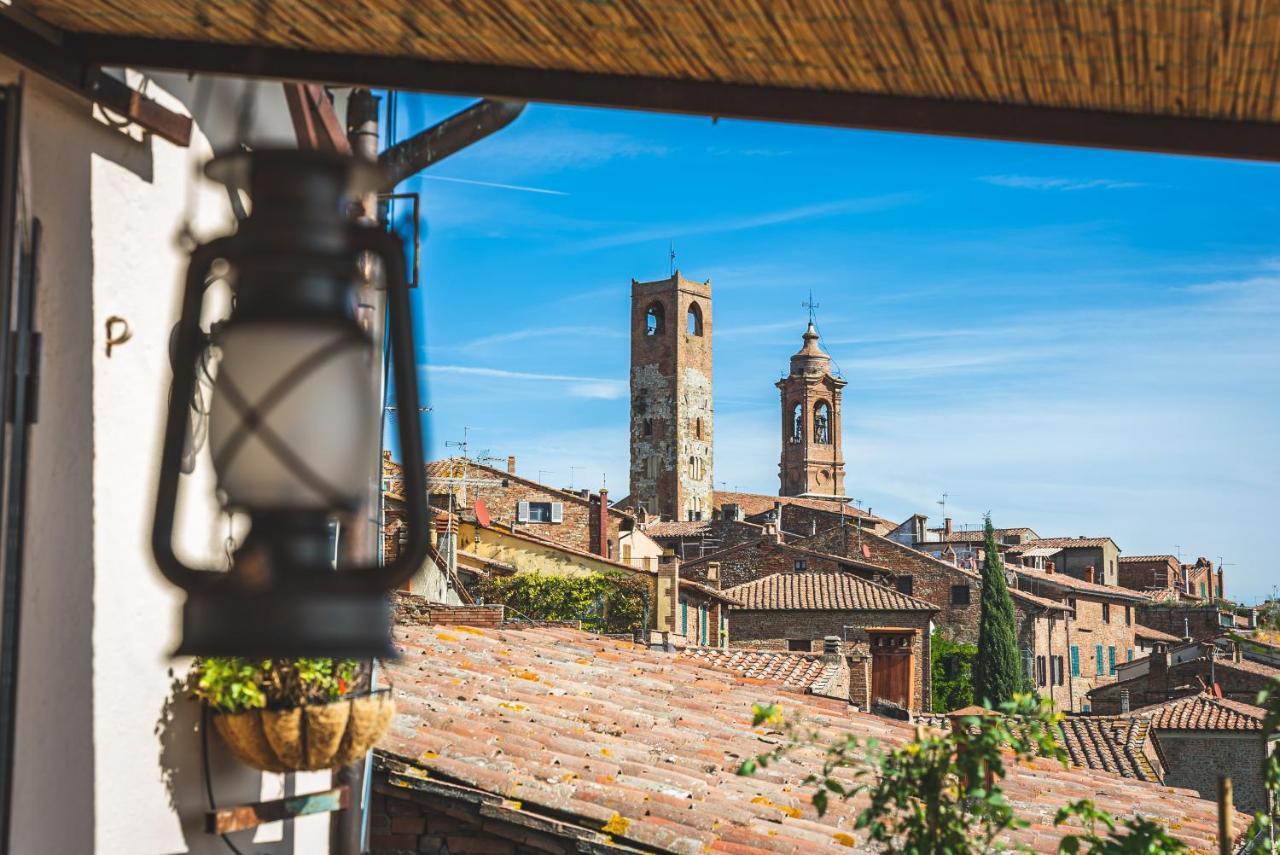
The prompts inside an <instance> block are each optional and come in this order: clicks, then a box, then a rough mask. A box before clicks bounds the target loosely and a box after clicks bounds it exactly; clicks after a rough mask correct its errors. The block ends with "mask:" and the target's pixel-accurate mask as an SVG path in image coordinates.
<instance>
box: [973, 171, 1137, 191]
mask: <svg viewBox="0 0 1280 855" xmlns="http://www.w3.org/2000/svg"><path fill="white" fill-rule="evenodd" d="M978 180H979V181H981V182H983V183H984V184H994V185H995V186H997V187H1013V188H1016V189H1018V190H1063V191H1068V192H1070V191H1074V190H1132V189H1135V188H1138V187H1148V186H1150V185H1148V184H1146V183H1144V182H1141V181H1115V180H1112V179H1110V178H1085V179H1081V178H1049V177H1044V176H1038V175H983V176H981V177H979V178H978Z"/></svg>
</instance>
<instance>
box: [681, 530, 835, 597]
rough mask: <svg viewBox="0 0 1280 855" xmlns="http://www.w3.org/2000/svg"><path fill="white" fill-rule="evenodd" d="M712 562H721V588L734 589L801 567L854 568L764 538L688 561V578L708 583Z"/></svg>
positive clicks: (813, 569) (811, 570)
mask: <svg viewBox="0 0 1280 855" xmlns="http://www.w3.org/2000/svg"><path fill="white" fill-rule="evenodd" d="M797 561H803V562H804V567H803V568H800V567H798V566H797V565H796V562H797ZM712 563H717V564H719V565H720V587H721V588H731V587H733V586H734V585H741V584H742V583H743V582H750V581H752V580H753V579H759V578H761V577H764V576H770V575H772V574H774V573H791V572H793V571H796V570H800V569H803V570H804V571H805V572H809V573H814V572H827V573H835V572H839V571H841V570H852V569H853V568H851V567H850V566H849V564H848V563H847V562H845V561H841V560H840V558H839V557H837V556H834V555H822V554H820V553H812V552H806V551H803V550H798V549H791V548H789V547H787V546H785V545H784V544H779V543H776V542H774V541H771V540H761V541H757V542H756V543H755V544H751V545H743V546H740V547H738V548H736V549H734V550H732V551H730V552H718V553H715V554H713V555H710V556H707V557H706V558H704V559H701V560H699V561H691V562H688V563H686V564H685V565H684V571H683V572H684V575H685V578H687V579H693V580H695V581H699V582H706V581H707V567H708V565H710V564H712Z"/></svg>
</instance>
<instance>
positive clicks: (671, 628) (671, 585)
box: [653, 548, 680, 633]
mask: <svg viewBox="0 0 1280 855" xmlns="http://www.w3.org/2000/svg"><path fill="white" fill-rule="evenodd" d="M657 593H658V596H657V602H656V603H655V608H654V610H653V620H654V623H655V624H656V626H655V627H654V629H657V630H659V631H666V632H673V633H674V632H678V631H679V629H678V627H677V624H676V608H677V605H678V604H679V602H680V561H679V559H677V558H676V552H675V550H674V549H669V548H668V549H664V550H662V557H661V558H659V559H658V591H657Z"/></svg>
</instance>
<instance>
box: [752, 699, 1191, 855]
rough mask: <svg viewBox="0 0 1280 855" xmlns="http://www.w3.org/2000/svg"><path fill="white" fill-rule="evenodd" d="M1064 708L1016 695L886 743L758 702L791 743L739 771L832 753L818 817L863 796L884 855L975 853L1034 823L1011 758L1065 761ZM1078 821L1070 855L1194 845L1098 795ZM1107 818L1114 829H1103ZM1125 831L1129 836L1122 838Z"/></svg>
mask: <svg viewBox="0 0 1280 855" xmlns="http://www.w3.org/2000/svg"><path fill="white" fill-rule="evenodd" d="M1061 721H1062V715H1061V714H1060V713H1057V712H1055V711H1054V709H1053V705H1052V704H1051V703H1049V702H1048V701H1047V700H1042V699H1038V698H1036V697H1035V696H1033V695H1031V694H1017V695H1015V696H1014V698H1013V700H1011V701H1009V702H1008V703H1005V704H1003V705H1002V706H1001V714H990V715H985V716H966V717H964V718H962V719H961V724H962V726H961V727H959V728H958V729H957V730H956V731H955V732H938V731H934V732H926V731H925V730H924V729H923V728H921V729H919V730H917V731H916V739H915V740H914V741H912V742H909V743H907V744H906V745H903V746H902V747H900V748H895V749H890V750H886V749H884V748H883V747H882V746H881V745H879V744H878V743H877V742H876V741H875V740H867V741H866V742H865V743H863V742H860V741H859V740H858V738H857V737H855V736H853V735H851V734H845V735H844V736H843V737H841V738H838V739H836V740H834V741H825V740H824V739H823V737H822V735H821V734H820V732H818V731H816V730H815V731H811V732H805V731H804V730H803V729H802V728H801V727H799V726H798V725H796V724H793V723H791V722H788V721H787V720H786V718H785V716H784V715H783V712H782V710H781V708H780V707H778V706H777V705H776V704H756V705H755V707H754V716H753V722H752V723H753V726H755V727H759V726H761V725H767V726H769V727H773V728H778V729H780V730H781V731H782V732H783V733H784V734H785V735H786V737H787V738H786V740H785V741H784V742H783V743H781V744H780V745H779V746H778V747H777V748H775V749H774V750H773V751H770V752H769V753H767V754H762V755H759V756H757V757H752V758H749V759H747V760H746V761H744V762H743V763H742V765H741V766H739V768H738V774H739V775H748V776H749V775H754V774H755V773H756V772H757V771H759V770H760V769H763V768H767V767H768V766H769V764H770V763H773V762H776V761H777V760H779V759H781V758H782V757H785V756H786V755H788V754H790V753H791V752H792V751H793V750H795V749H796V748H800V747H815V746H816V747H818V748H820V749H821V750H822V753H823V764H822V768H821V770H819V771H815V772H813V773H811V774H809V775H808V776H807V777H806V778H805V779H804V781H803V785H804V786H806V787H810V786H811V787H813V788H814V792H813V795H812V802H813V806H814V808H815V809H816V810H817V812H818V814H819V815H823V814H825V813H826V811H827V809H828V807H829V805H830V800H831V799H832V798H836V799H842V800H847V799H852V798H854V797H855V796H861V797H863V798H864V799H865V801H866V807H864V808H863V809H862V810H861V811H860V812H859V813H858V816H857V819H856V820H855V827H856V828H859V829H865V830H866V831H867V833H868V836H869V837H870V838H871V840H873V841H875V842H876V843H878V844H879V845H880V848H881V851H883V852H885V853H908V855H932V853H948V855H971V853H985V852H990V851H993V850H996V849H999V848H1001V847H1002V845H1003V842H1002V841H1001V840H1000V838H1001V836H1002V835H1004V834H1005V833H1006V832H1009V831H1012V830H1015V829H1018V828H1025V827H1026V826H1027V825H1028V823H1027V822H1026V821H1024V820H1022V819H1019V818H1018V817H1017V816H1015V815H1014V812H1013V809H1012V807H1011V806H1010V805H1009V803H1008V801H1006V799H1005V796H1004V791H1003V789H1002V788H1001V786H1000V782H1001V781H1002V780H1003V779H1004V776H1005V764H1006V762H1008V761H1009V760H1010V759H1012V760H1013V761H1015V762H1018V761H1022V760H1027V759H1029V758H1031V757H1050V758H1053V759H1056V760H1059V761H1061V762H1062V763H1063V765H1064V766H1065V765H1066V754H1065V752H1064V751H1063V749H1062V747H1061V746H1060V745H1059V744H1058V742H1057V739H1056V738H1055V737H1056V734H1057V732H1058V728H1059V726H1060V722H1061ZM1073 817H1075V818H1078V819H1079V821H1080V823H1081V824H1082V826H1083V827H1084V832H1083V833H1082V834H1072V835H1069V836H1067V837H1065V838H1064V839H1063V841H1062V844H1061V850H1060V851H1063V852H1071V853H1076V852H1080V851H1081V847H1082V845H1083V846H1084V847H1085V849H1084V851H1087V852H1090V853H1096V855H1138V853H1142V855H1173V853H1182V852H1185V851H1186V847H1185V846H1184V845H1183V844H1182V843H1181V841H1179V840H1177V839H1175V838H1173V837H1171V836H1170V835H1169V834H1168V833H1167V832H1166V831H1165V830H1164V828H1163V827H1161V826H1160V825H1158V824H1156V823H1153V822H1151V821H1149V820H1145V819H1142V818H1138V819H1132V820H1126V821H1124V822H1123V823H1121V822H1118V821H1117V820H1116V819H1115V818H1113V817H1112V816H1111V815H1110V814H1107V813H1106V812H1105V811H1101V810H1098V809H1097V808H1096V807H1095V806H1094V805H1093V804H1092V803H1091V802H1088V801H1081V802H1074V803H1072V804H1070V805H1067V806H1065V807H1064V808H1063V809H1062V810H1061V811H1059V813H1058V819H1057V821H1058V822H1064V821H1066V820H1068V819H1070V818H1073ZM1099 825H1101V826H1103V827H1104V828H1105V829H1106V835H1105V836H1103V835H1101V834H1099V833H1097V831H1096V829H1097V827H1098V826H1099ZM1117 828H1123V829H1124V830H1125V832H1126V833H1125V834H1123V835H1117V834H1116V833H1115V832H1116V829H1117Z"/></svg>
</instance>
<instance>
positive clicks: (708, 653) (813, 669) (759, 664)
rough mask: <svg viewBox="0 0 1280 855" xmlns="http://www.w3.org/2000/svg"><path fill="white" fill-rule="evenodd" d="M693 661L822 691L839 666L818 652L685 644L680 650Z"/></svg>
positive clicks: (803, 688) (790, 685)
mask: <svg viewBox="0 0 1280 855" xmlns="http://www.w3.org/2000/svg"><path fill="white" fill-rule="evenodd" d="M680 655H681V656H682V657H683V658H685V659H688V660H690V661H693V662H699V663H705V664H707V665H710V666H713V667H715V668H725V669H728V670H729V671H734V672H737V673H739V674H741V675H742V676H744V677H749V678H751V679H754V680H771V681H773V682H776V683H781V684H782V685H783V686H786V687H787V688H788V689H797V690H799V691H814V692H817V693H818V694H821V690H822V688H823V687H825V686H826V685H827V683H829V682H830V680H831V678H832V676H834V672H838V671H839V669H840V666H839V665H837V664H834V663H830V664H829V663H827V662H824V661H823V660H822V654H821V653H790V652H782V651H779V650H721V649H720V648H718V647H688V648H685V650H684V652H683V653H681V654H680Z"/></svg>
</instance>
